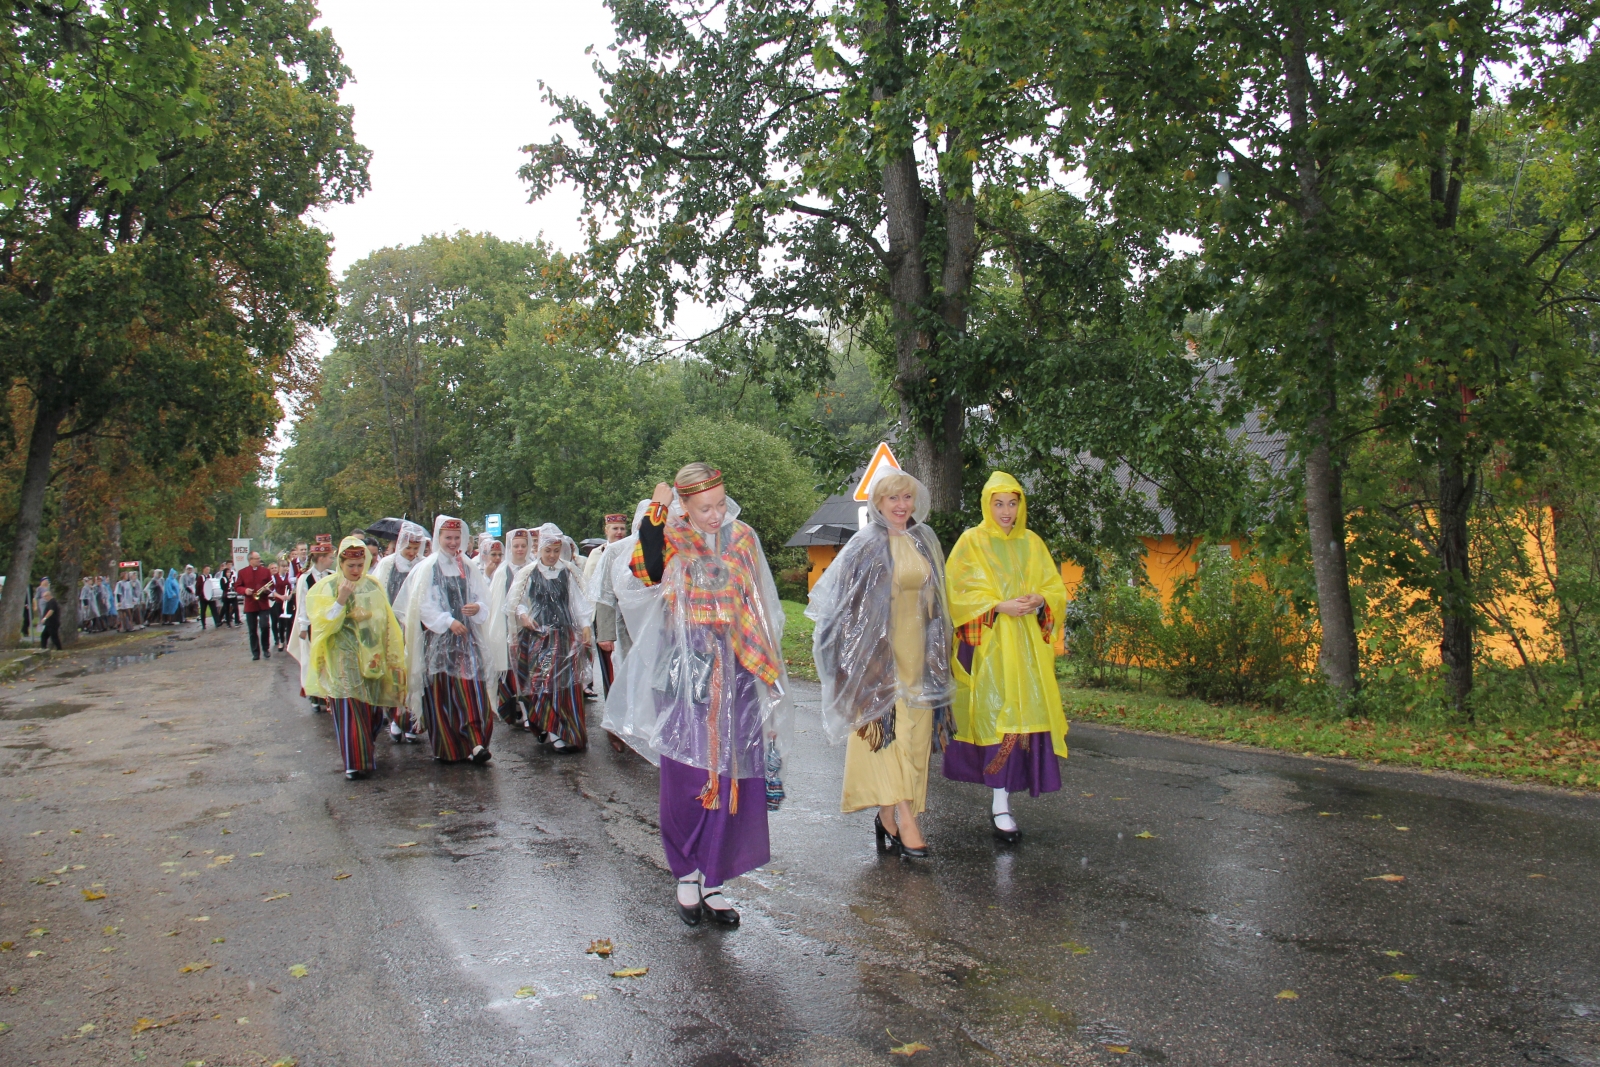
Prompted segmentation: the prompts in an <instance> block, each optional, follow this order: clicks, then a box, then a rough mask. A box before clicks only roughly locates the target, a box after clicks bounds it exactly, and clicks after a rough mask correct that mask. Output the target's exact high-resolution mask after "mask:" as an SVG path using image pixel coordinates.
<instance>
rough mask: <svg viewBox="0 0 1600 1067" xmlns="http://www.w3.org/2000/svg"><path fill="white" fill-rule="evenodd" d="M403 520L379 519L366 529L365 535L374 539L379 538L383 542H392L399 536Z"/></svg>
mask: <svg viewBox="0 0 1600 1067" xmlns="http://www.w3.org/2000/svg"><path fill="white" fill-rule="evenodd" d="M403 521H404V520H403V519H394V518H390V519H379V520H378V521H377V522H375V523H373V524H372V525H370V526H368V527H367V533H369V534H371V535H372V536H374V537H381V538H383V539H384V540H385V541H393V540H394V539H395V538H397V537H399V536H400V523H401V522H403Z"/></svg>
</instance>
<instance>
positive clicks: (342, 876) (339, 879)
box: [333, 871, 350, 882]
mask: <svg viewBox="0 0 1600 1067" xmlns="http://www.w3.org/2000/svg"><path fill="white" fill-rule="evenodd" d="M348 877H350V876H349V875H348V874H346V873H345V872H344V871H340V872H339V873H338V874H336V875H334V876H333V880H334V881H335V882H342V881H344V880H345V879H346V878H348Z"/></svg>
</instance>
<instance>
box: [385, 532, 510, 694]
mask: <svg viewBox="0 0 1600 1067" xmlns="http://www.w3.org/2000/svg"><path fill="white" fill-rule="evenodd" d="M447 522H458V523H460V524H461V540H462V542H463V544H465V542H466V539H467V535H468V533H469V532H470V528H469V527H468V525H467V523H466V521H465V520H463V519H457V518H454V517H453V516H450V515H440V516H439V517H438V518H436V519H434V520H433V545H434V549H435V551H434V553H433V555H431V556H428V557H426V558H425V559H419V560H418V561H417V563H416V566H414V567H412V568H411V575H410V577H408V578H407V579H406V583H405V587H404V588H403V589H402V590H401V592H402V593H403V594H404V600H405V610H404V613H403V614H404V617H405V635H406V666H407V679H406V693H407V699H408V700H409V701H410V705H411V710H412V711H414V712H416V713H417V714H418V715H420V714H422V694H423V691H424V690H425V689H427V687H428V678H429V676H431V675H435V674H449V675H453V676H454V677H457V678H472V679H477V680H479V681H483V682H488V681H491V680H492V679H493V675H494V668H493V667H492V666H491V664H490V659H489V655H488V649H487V648H486V647H485V646H484V635H483V630H484V627H485V625H486V624H487V623H488V621H489V618H488V616H489V594H488V591H487V590H486V589H484V587H483V576H482V575H480V574H479V573H478V569H477V568H476V567H474V566H473V565H472V561H471V560H469V559H467V556H466V553H465V552H464V551H462V550H461V549H457V550H456V552H455V554H454V555H451V554H449V553H447V552H446V551H445V548H444V543H443V542H442V541H441V540H440V539H439V534H440V533H441V532H442V531H443V529H444V524H445V523H447ZM469 604H476V605H477V606H478V610H477V611H476V612H475V613H474V614H472V615H467V614H466V613H465V612H464V611H463V610H462V609H463V608H465V607H466V606H467V605H469ZM452 622H459V623H462V624H463V625H464V626H465V627H466V633H462V634H456V633H451V632H450V624H451V623H452Z"/></svg>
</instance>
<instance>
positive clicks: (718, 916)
mask: <svg viewBox="0 0 1600 1067" xmlns="http://www.w3.org/2000/svg"><path fill="white" fill-rule="evenodd" d="M713 897H715V898H716V899H717V900H720V901H722V903H723V904H725V905H727V906H726V907H722V908H718V907H714V906H712V905H711V904H708V903H706V902H707V901H709V900H711V899H712V898H713ZM700 904H701V906H702V907H704V908H705V913H706V915H707V916H708V917H709V918H710V919H711V921H712V922H714V923H716V924H717V925H718V926H738V925H739V913H738V912H737V911H735V910H734V909H733V905H731V904H728V902H727V900H726V899H725V898H724V897H723V895H722V891H721V890H719V889H713V890H712V891H711V892H709V893H706V894H705V895H704V896H702V897H701V898H700Z"/></svg>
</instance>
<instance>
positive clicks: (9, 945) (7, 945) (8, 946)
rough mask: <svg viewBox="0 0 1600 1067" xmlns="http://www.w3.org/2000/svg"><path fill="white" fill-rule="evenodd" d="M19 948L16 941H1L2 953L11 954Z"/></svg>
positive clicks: (0, 949) (0, 950) (0, 948)
mask: <svg viewBox="0 0 1600 1067" xmlns="http://www.w3.org/2000/svg"><path fill="white" fill-rule="evenodd" d="M16 947H17V943H16V942H15V941H0V952H10V951H11V950H12V949H14V948H16Z"/></svg>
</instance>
